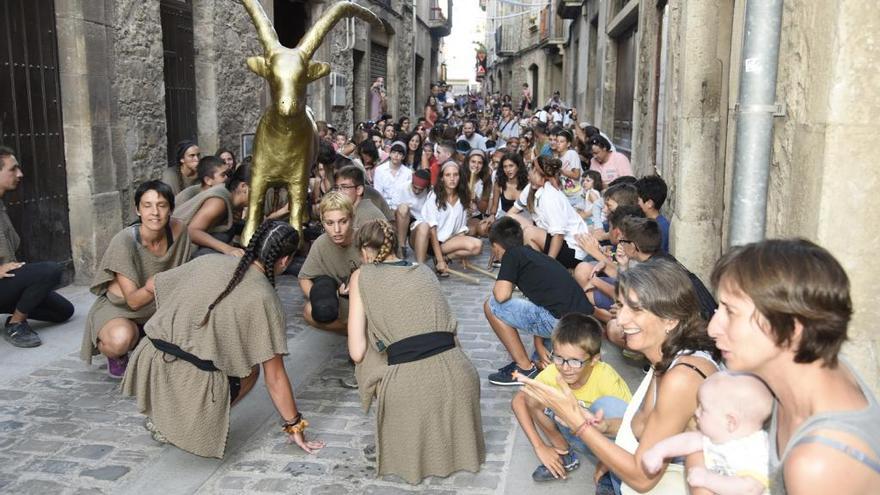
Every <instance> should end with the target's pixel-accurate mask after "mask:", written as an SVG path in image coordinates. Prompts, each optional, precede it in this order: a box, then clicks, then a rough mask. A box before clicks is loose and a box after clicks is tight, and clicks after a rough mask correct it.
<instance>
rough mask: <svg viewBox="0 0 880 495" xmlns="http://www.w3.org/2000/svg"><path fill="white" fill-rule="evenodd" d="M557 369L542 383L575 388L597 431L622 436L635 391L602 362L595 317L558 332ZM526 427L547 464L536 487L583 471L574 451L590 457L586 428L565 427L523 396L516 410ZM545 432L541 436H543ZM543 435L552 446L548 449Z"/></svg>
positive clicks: (573, 319)
mask: <svg viewBox="0 0 880 495" xmlns="http://www.w3.org/2000/svg"><path fill="white" fill-rule="evenodd" d="M552 339H553V352H552V354H551V356H550V357H551V361H552V364H551V365H550V366H547V367H546V368H544V371H542V372H541V373H540V374H538V376H537V378H535V379H536V380H538V381H539V382H542V383H545V384H547V385H550V386H552V387H556V388H559V389H562V385H563V383H564V384H565V385H566V386H568V387H570V388H571V391H572V393H574V396H575V397H577V399H578V401H579V402H580V404H581V407H583V408H584V409H587V410H589V411H590V413H591V414H592V415H594V416H595V418H596V420H597V422H595V423H593V427H594V428H597V429H598V430H600V431H602V432H603V433H604V434H605V435H607V436H609V437H613V436H614V435H616V434H617V429H618V428H619V426H620V421H621V418H623V413H624V412H625V411H626V406H627V404H628V403H629V401H630V399H631V398H632V394H631V393H630V390H629V387H628V386H627V384H626V382H625V381H624V380H623V378H621V377H620V375H618V374H617V372H616V371H615V370H614V368H612V367H611V366H610V365H608V364H607V363H604V362H602V361H601V352H600V351H601V345H602V328H601V326H600V324H599V322H598V321H596V319H595V318H593V317H591V316H587V315H585V314H581V313H569V314H567V315H565V316H563V317H562V318H561V319H560V320H559V323H558V324H557V325H556V328H555V329H554V330H553V337H552ZM511 406H512V407H513V411H514V413H515V414H516V419H517V421H519V425H520V427H521V428H522V429H523V432H524V433H525V434H526V437H528V439H529V442H531V444H532V447H533V448H534V449H535V454H536V455H537V456H538V459H539V460H540V461H541V465H539V466H538V467H537V468H536V469H535V471H534V472H533V473H532V479H533V480H535V481H550V480H553V479H559V478H565V473H566V472H569V471H573V470H574V469H577V467H578V466H579V465H580V461H579V460H578V458H577V456H576V455H575V453H574V452H573V451H572V448H575V449H577V450H580V451H581V452H583V453H584V454H590V450H589V449H588V448H587V446H586V445H585V444H584V443H583V442H582V441H581V440H580V439H579V438H578V437H577V434H576V432H575V431H573V430H576V429H577V428H578V427H579V426H580V425H568V426H565V425H562V424H559V423H557V422H556V421H555V415H554V414H553V411H552V410H550V409H544V408H543V406H541V404H540V403H539V402H538V401H537V400H535V399H533V398H531V397H529V396H528V395H526V393H525V392H523V391H520V392H518V393H517V394H516V396H515V397H514V398H513V402H512V404H511ZM539 432H540V433H539ZM541 434H543V436H544V437H546V438H547V439H548V440H549V441H550V445H547V443H545V441H544V440H543V438H542V437H541Z"/></svg>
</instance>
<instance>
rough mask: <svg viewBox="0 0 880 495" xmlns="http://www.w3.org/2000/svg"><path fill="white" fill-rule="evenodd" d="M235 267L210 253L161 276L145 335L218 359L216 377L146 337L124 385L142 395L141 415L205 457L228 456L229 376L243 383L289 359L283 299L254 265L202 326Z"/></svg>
mask: <svg viewBox="0 0 880 495" xmlns="http://www.w3.org/2000/svg"><path fill="white" fill-rule="evenodd" d="M238 262H239V259H238V258H234V257H231V256H224V255H219V254H210V255H206V256H201V257H199V258H196V259H195V260H193V261H190V262H189V263H186V264H185V265H182V266H179V267H177V268H175V269H173V270H169V271H167V272H163V273H161V274H159V275H158V276H156V306H157V307H156V314H154V315H153V317H152V318H150V321H148V322H147V325H146V328H145V331H146V333H147V336H148V337H151V338H158V339H161V340H165V341H167V342H170V343H172V344H176V345H177V346H179V347H180V348H181V349H183V350H184V351H186V352H189V353H191V354H193V355H195V356H196V357H198V358H200V359H205V360H210V361H213V362H214V366H216V367H217V368H218V370H219V371H214V372H207V371H202V370H200V369H199V368H196V367H195V366H194V365H192V364H191V363H189V362H186V361H184V360H182V359H175V358H173V357H170V356H167V355H166V354H165V353H163V352H160V351H158V350H157V349H156V348H155V347H154V346H153V343H152V342H151V341H150V339H142V340H141V343H140V344H138V346H137V348H136V349H135V350H134V353H133V354H132V356H131V360H130V362H129V364H128V370H127V371H126V373H125V377H124V378H123V381H122V391H123V393H124V394H125V395H133V396H136V397H137V405H138V409H139V410H140V411H141V412H142V413H144V414H146V415H147V416H149V417H150V418H152V420H153V423H154V424H155V425H156V428H157V429H158V430H159V431H160V432H162V433H163V434H164V435H165V436H166V437H167V438H168V441H169V442H171V443H172V444H174V445H176V446H178V447H180V448H181V449H183V450H186V451H187V452H192V453H193V454H196V455H200V456H204V457H223V453H224V451H225V450H226V437H227V434H228V432H229V408H230V404H229V381H228V378H227V377H228V376H234V377H239V378H244V377H246V376H248V375H250V374H251V372H252V367H253V366H255V365H257V364H260V363H263V362H265V361H268V360H270V359H272V358H273V357H275V355H277V354H287V336H286V334H285V328H284V313H283V311H282V307H281V301H280V300H279V299H278V295H277V294H276V292H275V289H274V288H273V287H272V285H271V284H269V281H268V279H266V276H265V274H263V273H262V272H260V271H259V270H258V269H257V268H256V267H255V266H254V265H251V266H250V267H249V268H248V269H247V272H246V273H245V275H244V278H243V279H242V280H241V282H240V283H239V285H238V286H237V287H236V288H235V289H234V290H233V291H232V293H230V294H229V295H228V296H227V297H226V298H225V299H223V301H221V302H220V304H218V305H217V307H215V308H214V310H213V311H212V312H211V315H210V318H209V319H208V323H207V324H206V325H205V326H201V322H202V319H203V318H204V316H205V313H206V312H207V310H208V306H209V305H210V304H211V303H213V302H214V299H216V298H217V296H218V295H219V294H220V293H221V292H222V291H223V290H224V289H225V288H226V285H227V284H228V283H229V280H230V279H231V278H232V274H233V273H234V272H235V269H236V266H237V265H238Z"/></svg>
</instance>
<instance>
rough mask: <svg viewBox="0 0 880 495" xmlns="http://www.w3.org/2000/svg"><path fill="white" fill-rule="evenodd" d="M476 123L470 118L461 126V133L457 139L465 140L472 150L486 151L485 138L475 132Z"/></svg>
mask: <svg viewBox="0 0 880 495" xmlns="http://www.w3.org/2000/svg"><path fill="white" fill-rule="evenodd" d="M476 129H477V125H476V124H474V122H473V121H472V120H468V121H467V122H465V123H464V125H463V126H462V128H461V130H462V134H461V136H458V140H462V139H463V140H465V141H467V143H468V144H469V145H471V149H472V150H482V151H486V138H485V137H483V136H482V135H481V134H479V133H477V132H476Z"/></svg>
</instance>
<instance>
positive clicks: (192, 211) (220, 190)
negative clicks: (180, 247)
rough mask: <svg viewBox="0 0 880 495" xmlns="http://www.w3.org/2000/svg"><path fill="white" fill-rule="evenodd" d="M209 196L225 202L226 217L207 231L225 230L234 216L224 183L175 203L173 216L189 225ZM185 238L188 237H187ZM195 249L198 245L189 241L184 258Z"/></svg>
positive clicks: (230, 226) (230, 197) (230, 198)
mask: <svg viewBox="0 0 880 495" xmlns="http://www.w3.org/2000/svg"><path fill="white" fill-rule="evenodd" d="M210 198H220V199H222V200H223V201H224V202H226V218H225V219H224V220H223V222H222V223H220V224H217V225H215V226H213V227H211V228H210V229H208V232H226V231H227V230H229V229H231V228H232V224H233V222H234V221H235V217H234V216H233V210H232V194H230V192H229V190H228V189H226V186H225V185H224V184H219V185H216V186H214V187H210V188H208V189H205V190H204V191H202V192H200V193H198V194H196V195H195V196H194V197H193V198H192V199H190V200H189V201H187V202H186V203H183V204H182V205H177V206H176V207H175V208H174V215H173V217H174V218H176V219H178V220H180V221H182V222H183V224H184V225H186V226H187V227H189V223H190V222H191V221H192V219H193V217H194V216H195V215H196V212H198V211H199V209H200V208H201V207H202V205H203V204H204V203H205V201H207V200H208V199H210ZM187 239H189V238H188V237H187ZM196 249H198V247H197V246H196V245H195V244H193V243H192V242H190V243H189V251H188V252H187V258H186V259H189V257H190V256H191V255H192V253H194V252H195V250H196Z"/></svg>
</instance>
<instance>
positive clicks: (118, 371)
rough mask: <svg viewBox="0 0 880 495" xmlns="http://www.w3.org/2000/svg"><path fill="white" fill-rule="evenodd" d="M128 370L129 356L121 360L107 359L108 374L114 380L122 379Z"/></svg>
mask: <svg viewBox="0 0 880 495" xmlns="http://www.w3.org/2000/svg"><path fill="white" fill-rule="evenodd" d="M126 368H128V354H126V355H124V356H122V357H121V358H107V374H108V375H110V376H111V377H113V378H122V376H123V375H125V369H126Z"/></svg>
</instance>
